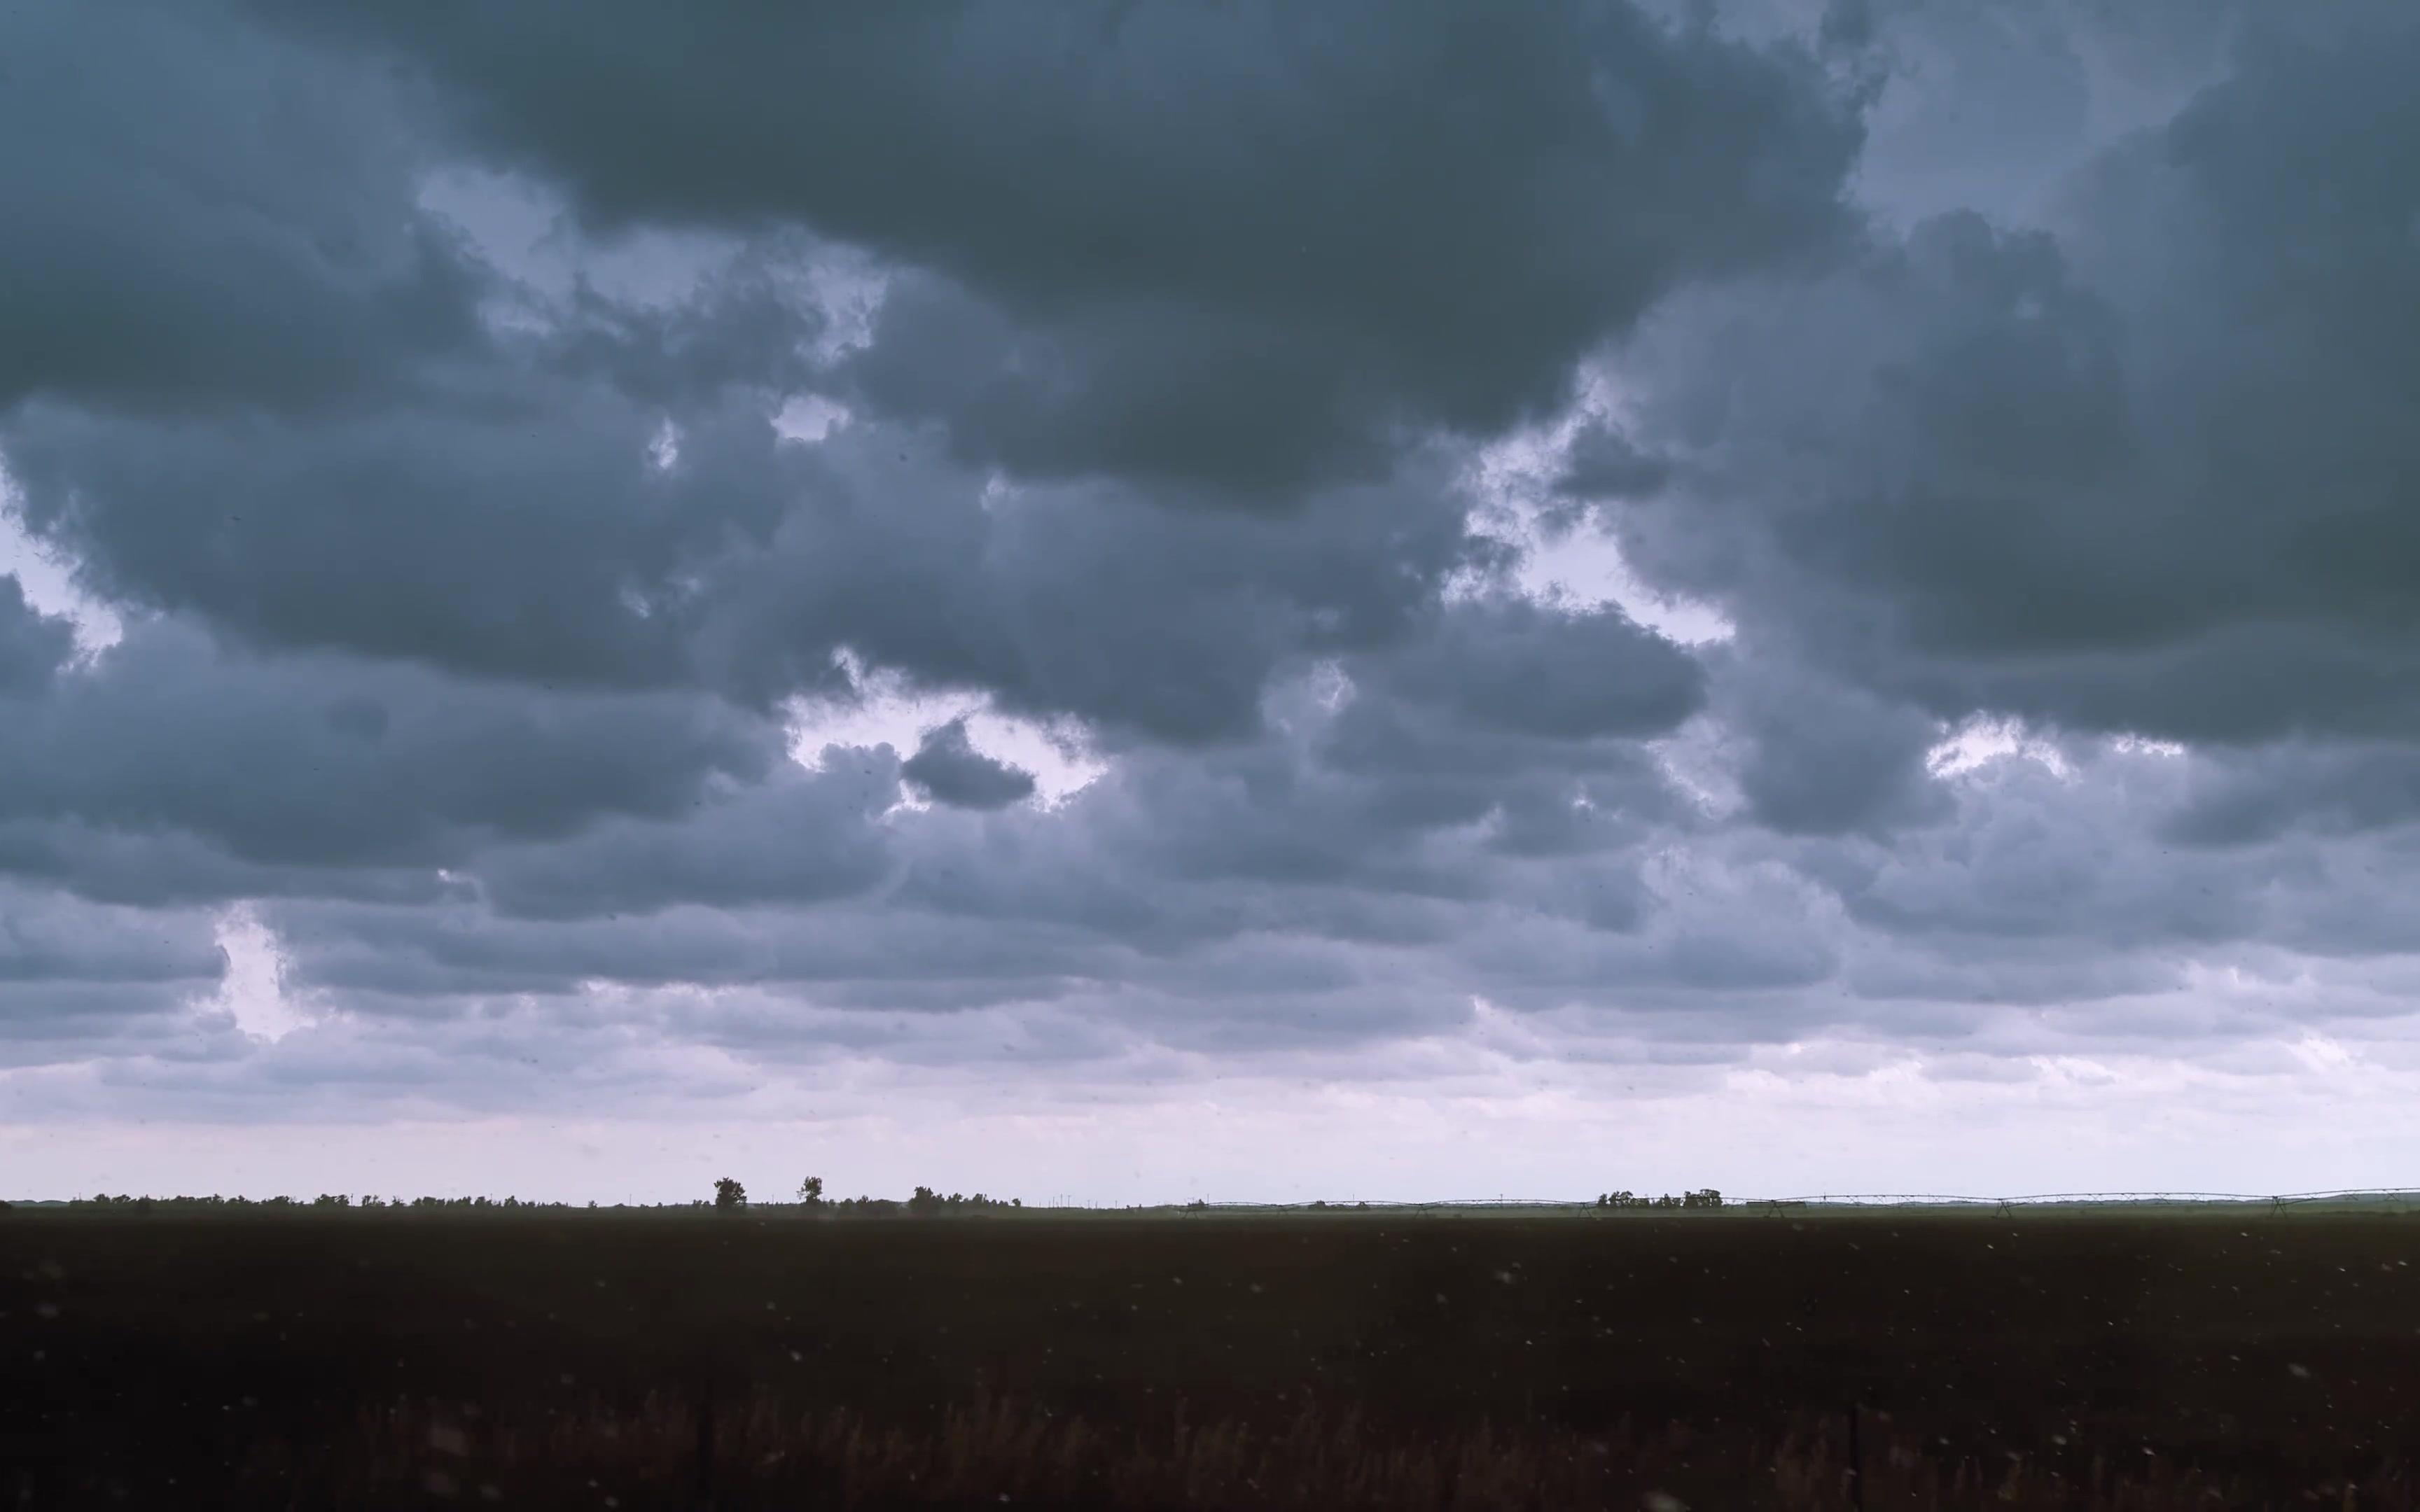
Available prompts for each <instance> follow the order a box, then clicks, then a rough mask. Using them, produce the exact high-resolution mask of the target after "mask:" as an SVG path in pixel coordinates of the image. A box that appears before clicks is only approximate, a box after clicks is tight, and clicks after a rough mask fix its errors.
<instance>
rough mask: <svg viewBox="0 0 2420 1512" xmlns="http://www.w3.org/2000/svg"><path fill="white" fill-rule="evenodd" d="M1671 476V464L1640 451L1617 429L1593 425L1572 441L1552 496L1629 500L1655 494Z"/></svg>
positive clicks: (1583, 427) (1564, 455)
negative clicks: (1554, 493) (1557, 494)
mask: <svg viewBox="0 0 2420 1512" xmlns="http://www.w3.org/2000/svg"><path fill="white" fill-rule="evenodd" d="M1671 476H1672V465H1671V464H1670V463H1668V462H1667V461H1665V460H1664V459H1663V458H1662V457H1660V456H1652V455H1649V454H1647V453H1645V452H1642V451H1640V450H1639V449H1638V448H1637V445H1636V444H1634V443H1633V442H1632V441H1631V440H1630V439H1629V438H1628V437H1627V436H1624V435H1623V434H1622V433H1621V431H1620V430H1619V429H1617V428H1615V427H1614V426H1612V425H1609V424H1606V423H1605V422H1603V421H1596V422H1593V423H1591V424H1587V425H1584V426H1582V427H1581V428H1580V431H1579V434H1577V435H1575V436H1574V437H1573V438H1572V443H1571V447H1570V449H1569V450H1568V451H1567V452H1565V453H1564V454H1563V471H1562V473H1561V475H1560V476H1559V477H1558V478H1556V479H1555V492H1557V493H1559V494H1560V495H1562V496H1563V497H1564V498H1566V499H1577V500H1594V499H1631V498H1636V497H1638V496H1640V495H1644V494H1652V493H1653V492H1655V491H1656V490H1657V489H1659V488H1661V487H1663V486H1664V485H1665V483H1666V482H1667V481H1668V480H1669V479H1670V478H1671Z"/></svg>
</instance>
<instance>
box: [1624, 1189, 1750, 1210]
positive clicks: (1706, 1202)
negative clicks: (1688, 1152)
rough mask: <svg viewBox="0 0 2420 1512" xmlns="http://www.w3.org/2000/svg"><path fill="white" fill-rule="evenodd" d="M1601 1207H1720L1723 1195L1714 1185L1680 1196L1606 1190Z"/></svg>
mask: <svg viewBox="0 0 2420 1512" xmlns="http://www.w3.org/2000/svg"><path fill="white" fill-rule="evenodd" d="M1596 1205H1597V1206H1598V1207H1600V1208H1719V1207H1721V1206H1722V1205H1723V1195H1722V1194H1721V1193H1720V1192H1717V1191H1715V1190H1714V1188H1713V1187H1707V1188H1705V1189H1704V1190H1702V1191H1698V1192H1684V1193H1683V1194H1682V1195H1681V1196H1677V1197H1676V1196H1671V1195H1670V1194H1669V1193H1667V1194H1666V1195H1665V1196H1660V1197H1642V1196H1638V1195H1637V1193H1633V1192H1606V1193H1604V1194H1603V1195H1601V1196H1598V1198H1597V1199H1596Z"/></svg>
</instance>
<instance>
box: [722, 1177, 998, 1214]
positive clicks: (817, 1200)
mask: <svg viewBox="0 0 2420 1512" xmlns="http://www.w3.org/2000/svg"><path fill="white" fill-rule="evenodd" d="M714 1206H715V1208H716V1209H717V1210H719V1211H724V1212H729V1211H735V1210H737V1209H740V1208H745V1207H747V1206H748V1188H747V1187H746V1186H744V1185H742V1184H741V1183H740V1182H738V1181H737V1180H733V1179H732V1178H730V1177H728V1176H725V1177H720V1178H718V1179H717V1180H715V1183H714ZM797 1206H799V1207H800V1208H804V1209H805V1210H806V1211H809V1212H810V1213H813V1214H814V1215H816V1216H818V1217H843V1218H873V1217H881V1216H884V1215H886V1214H896V1213H903V1212H904V1213H906V1214H907V1215H908V1216H909V1217H911V1218H944V1217H957V1216H959V1215H961V1214H967V1213H977V1212H1010V1211H1018V1210H1021V1209H1022V1208H1023V1207H1024V1206H1025V1203H1024V1200H1023V1199H1022V1198H1019V1197H1010V1198H1007V1199H1006V1200H1002V1199H1001V1198H999V1197H987V1196H984V1195H983V1194H982V1193H980V1192H978V1193H976V1194H975V1195H974V1196H967V1195H966V1194H965V1193H963V1192H953V1193H951V1194H950V1195H949V1196H941V1194H939V1192H936V1191H934V1190H933V1189H932V1188H931V1187H929V1186H920V1187H918V1188H917V1189H916V1191H915V1195H914V1196H910V1197H908V1198H907V1200H906V1201H905V1202H895V1201H892V1200H891V1199H890V1198H888V1197H842V1198H839V1199H837V1200H834V1199H832V1198H830V1197H827V1196H824V1179H823V1178H822V1177H820V1176H810V1177H808V1178H807V1179H806V1180H803V1181H800V1182H799V1190H798V1201H797Z"/></svg>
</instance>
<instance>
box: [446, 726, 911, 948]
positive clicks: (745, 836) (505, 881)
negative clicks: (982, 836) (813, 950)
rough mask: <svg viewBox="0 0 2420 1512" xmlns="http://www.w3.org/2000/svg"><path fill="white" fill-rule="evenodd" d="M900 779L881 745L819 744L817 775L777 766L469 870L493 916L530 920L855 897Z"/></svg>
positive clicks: (881, 849) (496, 854) (878, 867)
mask: <svg viewBox="0 0 2420 1512" xmlns="http://www.w3.org/2000/svg"><path fill="white" fill-rule="evenodd" d="M900 773H901V766H900V762H899V758H898V755H897V753H895V752H894V751H892V749H891V748H890V747H888V746H883V747H877V748H873V749H865V748H844V747H837V746H834V747H828V748H825V750H824V752H823V769H822V770H821V771H819V772H814V773H808V772H802V771H799V770H797V769H796V768H795V767H787V768H785V769H783V770H778V771H776V772H774V773H772V774H770V775H769V776H768V777H766V778H765V779H763V780H761V781H757V782H752V783H751V784H750V785H748V786H745V787H740V788H737V789H736V790H734V791H727V792H708V793H706V794H703V795H700V796H698V797H697V798H694V799H692V800H691V803H690V806H689V807H688V808H687V809H686V810H681V809H675V810H673V811H672V812H670V813H669V814H659V815H657V816H654V817H648V818H616V819H610V820H605V821H602V822H600V823H598V824H597V825H592V826H590V828H589V829H588V830H587V831H586V832H585V833H583V834H582V835H580V836H579V837H578V838H576V839H573V840H570V841H565V842H562V843H557V844H551V845H550V844H540V845H534V846H511V847H500V848H498V849H497V850H494V851H492V852H490V853H489V854H488V855H487V856H483V857H481V859H480V860H479V862H478V865H477V873H478V876H479V879H480V882H481V884H482V886H483V887H484V888H485V890H486V892H487V895H488V897H489V900H491V901H492V902H493V903H494V904H495V906H496V908H497V910H498V911H499V912H501V913H503V914H505V915H510V916H520V917H535V918H583V917H589V916H593V915H596V914H599V913H607V912H618V913H646V912H652V911H655V910H659V909H663V908H667V907H671V906H673V905H675V904H678V903H696V904H704V905H708V906H716V907H731V906H738V905H745V904H751V903H767V902H789V903H808V902H813V901H814V900H817V899H821V898H829V897H839V896H843V895H845V894H849V893H855V892H861V891H863V890H865V889H866V888H868V887H871V886H873V885H874V884H875V883H876V881H878V880H880V878H881V876H882V874H883V872H884V871H885V863H886V854H885V850H886V847H885V844H884V837H883V833H882V831H881V829H880V828H879V826H878V825H876V821H877V820H878V819H879V818H880V817H881V815H882V814H883V812H884V811H885V810H888V809H889V808H891V807H892V804H893V803H895V802H896V801H897V799H898V796H899V779H900Z"/></svg>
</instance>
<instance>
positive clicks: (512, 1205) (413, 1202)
mask: <svg viewBox="0 0 2420 1512" xmlns="http://www.w3.org/2000/svg"><path fill="white" fill-rule="evenodd" d="M588 1205H589V1206H590V1207H592V1208H593V1207H595V1206H597V1204H595V1203H594V1202H592V1203H590V1204H588ZM68 1206H70V1207H71V1208H132V1209H133V1210H134V1211H137V1212H149V1211H152V1210H153V1209H155V1208H417V1209H429V1208H456V1209H482V1210H488V1211H497V1212H503V1211H515V1212H519V1211H532V1212H535V1211H566V1210H568V1209H569V1208H570V1207H571V1204H570V1203H568V1202H540V1201H537V1200H535V1198H529V1197H505V1198H503V1199H502V1200H498V1199H497V1198H494V1197H402V1196H395V1197H387V1196H378V1195H376V1194H374V1193H371V1194H365V1195H363V1196H360V1197H358V1198H356V1197H355V1196H352V1195H351V1194H349V1193H345V1192H322V1193H320V1194H319V1195H318V1196H316V1197H312V1198H310V1199H308V1200H305V1199H303V1198H301V1197H288V1196H274V1197H223V1196H215V1195H213V1196H204V1197H189V1196H175V1197H138V1196H110V1195H109V1194H108V1193H105V1192H104V1193H101V1194H99V1195H97V1196H89V1197H77V1198H74V1199H72V1200H71V1201H70V1202H69V1204H68Z"/></svg>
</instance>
